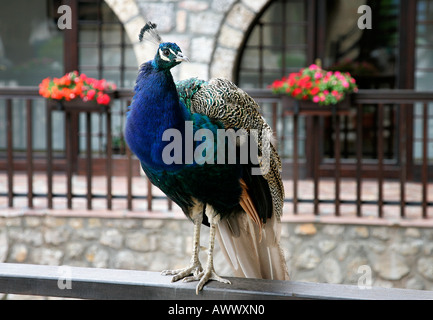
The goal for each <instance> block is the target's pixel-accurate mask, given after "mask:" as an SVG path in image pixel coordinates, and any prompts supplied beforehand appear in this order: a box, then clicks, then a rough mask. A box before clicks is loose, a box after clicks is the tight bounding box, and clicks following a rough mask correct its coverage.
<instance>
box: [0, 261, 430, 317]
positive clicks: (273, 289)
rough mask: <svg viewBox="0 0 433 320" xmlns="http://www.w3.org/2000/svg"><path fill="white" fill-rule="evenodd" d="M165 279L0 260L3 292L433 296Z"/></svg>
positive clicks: (139, 296)
mask: <svg viewBox="0 0 433 320" xmlns="http://www.w3.org/2000/svg"><path fill="white" fill-rule="evenodd" d="M170 280H171V278H170V277H164V276H161V275H160V274H159V273H157V272H147V271H136V270H114V269H99V268H80V267H70V266H44V265H29V264H12V263H0V293H6V294H24V295H38V296H52V297H66V298H80V299H110V300H176V301H180V300H235V299H236V300H270V299H273V300H274V299H278V300H282V299H284V300H293V299H296V300H299V299H339V300H433V291H421V290H409V289H390V288H381V287H366V286H364V285H361V286H355V285H341V284H325V283H312V282H296V281H276V280H259V279H243V278H230V281H231V284H230V285H228V284H223V283H219V282H216V281H210V282H209V283H207V284H206V286H205V287H204V289H203V290H202V291H201V292H199V294H198V295H196V291H195V288H196V285H197V283H196V282H190V283H185V282H182V281H180V282H176V283H172V282H171V281H170ZM254 304H256V303H254ZM173 306H174V305H173ZM167 312H168V310H167Z"/></svg>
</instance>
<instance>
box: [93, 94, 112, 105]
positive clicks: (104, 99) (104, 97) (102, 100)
mask: <svg viewBox="0 0 433 320" xmlns="http://www.w3.org/2000/svg"><path fill="white" fill-rule="evenodd" d="M96 102H98V103H99V104H109V103H110V96H109V95H108V94H106V93H104V94H101V93H100V94H99V95H98V97H97V98H96Z"/></svg>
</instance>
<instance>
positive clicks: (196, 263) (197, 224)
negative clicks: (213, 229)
mask: <svg viewBox="0 0 433 320" xmlns="http://www.w3.org/2000/svg"><path fill="white" fill-rule="evenodd" d="M192 218H193V221H194V239H193V248H192V256H191V261H190V265H189V267H186V268H183V269H176V270H164V271H162V272H161V274H162V275H163V276H169V275H174V277H173V278H172V279H171V282H175V281H178V280H180V279H184V278H185V277H187V276H190V275H193V276H195V275H198V274H199V273H200V272H202V271H203V268H202V266H201V263H200V260H199V256H198V255H199V251H200V228H201V223H202V221H203V212H202V210H200V211H196V214H195V215H194V216H193V217H192Z"/></svg>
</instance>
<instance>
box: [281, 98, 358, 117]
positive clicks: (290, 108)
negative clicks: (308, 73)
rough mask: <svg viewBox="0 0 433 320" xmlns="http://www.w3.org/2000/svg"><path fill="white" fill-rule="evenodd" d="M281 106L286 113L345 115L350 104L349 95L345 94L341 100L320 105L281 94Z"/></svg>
mask: <svg viewBox="0 0 433 320" xmlns="http://www.w3.org/2000/svg"><path fill="white" fill-rule="evenodd" d="M281 99H282V102H283V108H284V110H285V112H287V113H288V114H298V115H310V116H331V115H332V114H333V113H335V114H339V115H347V114H349V111H350V106H351V95H346V97H345V98H344V100H343V101H341V102H340V103H337V104H334V105H328V106H321V105H319V104H318V103H314V102H313V101H306V100H298V99H295V98H293V97H290V96H287V95H282V96H281Z"/></svg>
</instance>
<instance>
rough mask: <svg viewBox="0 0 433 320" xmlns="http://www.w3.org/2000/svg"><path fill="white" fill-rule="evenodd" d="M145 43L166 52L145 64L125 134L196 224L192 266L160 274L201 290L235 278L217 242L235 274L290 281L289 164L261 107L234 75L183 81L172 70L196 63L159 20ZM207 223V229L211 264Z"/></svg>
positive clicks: (143, 35) (151, 175)
mask: <svg viewBox="0 0 433 320" xmlns="http://www.w3.org/2000/svg"><path fill="white" fill-rule="evenodd" d="M143 39H146V40H149V41H152V42H154V43H155V44H156V45H157V46H158V48H157V51H156V55H155V57H154V59H153V60H151V61H148V62H146V63H144V64H142V65H141V66H140V69H139V73H138V76H137V80H136V84H135V88H134V90H135V94H134V97H133V99H132V102H131V105H130V106H129V107H128V112H127V117H126V124H125V140H126V142H127V144H128V146H129V148H130V149H131V151H132V152H133V153H134V154H135V155H136V156H137V157H138V159H139V160H140V163H141V167H142V169H143V171H144V172H145V174H146V175H147V177H148V179H149V180H150V181H151V183H152V184H153V185H155V186H157V187H158V188H159V189H161V190H162V191H163V192H164V193H165V194H166V195H167V197H168V198H170V199H171V200H172V201H174V202H175V203H176V204H177V205H178V206H179V207H180V208H181V209H182V211H183V212H184V213H185V215H186V216H187V217H188V218H189V219H190V220H191V221H192V222H193V224H194V236H193V250H192V256H191V260H190V264H189V265H188V266H187V267H186V268H183V269H177V270H164V271H162V274H163V275H171V276H173V277H172V282H174V281H178V280H181V279H183V281H186V282H189V281H198V285H197V287H196V293H197V294H199V291H200V290H202V289H203V286H204V285H205V284H206V283H207V282H208V281H209V280H216V281H219V282H222V283H226V284H230V281H229V280H227V279H224V278H222V277H220V276H219V275H218V274H217V273H216V272H215V269H214V260H213V254H214V247H215V239H218V241H219V244H220V246H221V250H222V252H223V254H224V256H225V258H226V260H227V262H228V264H229V265H230V267H231V268H232V269H233V271H234V274H235V276H239V277H248V278H263V279H278V280H288V279H289V276H288V271H287V266H286V262H285V258H284V253H283V250H282V248H281V246H280V243H279V239H280V230H281V223H280V218H281V215H282V211H283V203H284V201H283V200H284V188H283V184H282V180H281V161H280V158H279V156H278V153H277V151H276V149H275V148H274V145H273V143H272V141H271V140H272V130H271V128H270V127H269V125H268V124H267V123H266V121H265V119H264V118H263V117H262V116H261V114H260V108H259V105H258V104H257V103H256V102H255V101H254V100H253V99H252V98H251V97H250V96H249V95H248V94H247V93H245V92H244V91H243V90H241V89H240V88H238V87H237V86H236V85H235V84H233V83H232V82H231V81H229V80H226V79H221V78H216V79H211V80H209V81H204V80H200V79H197V78H191V79H187V80H182V81H179V82H175V81H174V80H173V77H172V74H171V69H172V68H173V67H175V66H177V65H179V64H180V63H182V62H184V61H189V59H188V58H187V57H186V56H185V55H184V54H183V53H182V50H181V49H180V48H179V46H178V45H177V44H175V43H172V42H163V41H162V39H161V36H160V35H159V34H158V32H157V30H156V25H155V24H153V23H152V22H148V23H147V24H146V25H145V26H144V27H143V28H142V30H141V32H140V35H139V40H140V41H142V40H143ZM227 132H229V133H230V134H229V133H227ZM221 141H222V142H221ZM220 142H221V143H220ZM245 145H246V146H249V149H247V148H243V147H244V146H245ZM253 149H255V150H256V152H251V150H253ZM242 150H249V151H248V152H247V153H246V151H244V152H242ZM245 153H246V154H247V155H248V157H245ZM234 154H235V156H234V157H233V155H234ZM202 224H203V225H206V226H208V227H209V246H208V251H207V262H206V264H205V265H204V266H202V264H201V262H200V259H199V251H200V247H201V246H200V231H201V226H202Z"/></svg>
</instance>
